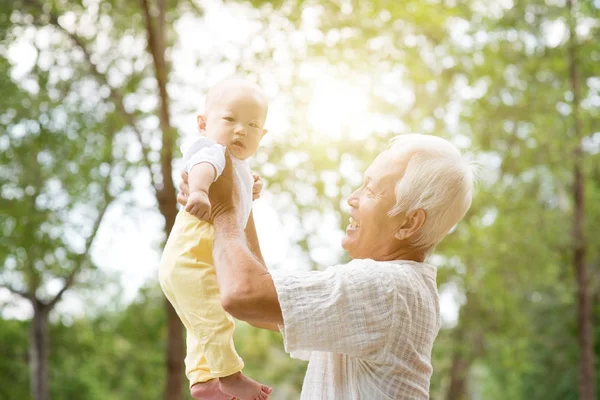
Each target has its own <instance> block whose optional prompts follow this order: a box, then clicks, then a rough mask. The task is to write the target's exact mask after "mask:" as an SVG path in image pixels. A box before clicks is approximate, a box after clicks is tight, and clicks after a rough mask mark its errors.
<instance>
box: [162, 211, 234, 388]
mask: <svg viewBox="0 0 600 400" xmlns="http://www.w3.org/2000/svg"><path fill="white" fill-rule="evenodd" d="M213 238H214V228H213V226H212V224H210V223H208V222H204V221H200V220H199V219H198V218H196V217H194V216H193V215H191V214H189V213H188V212H186V211H185V210H183V209H182V210H181V211H180V212H179V214H177V218H176V220H175V225H174V226H173V230H172V231H171V234H170V235H169V239H168V240H167V244H166V245H165V249H164V252H163V255H162V259H161V261H160V267H159V280H160V285H161V287H162V290H163V292H164V293H165V296H166V297H167V299H169V301H170V302H171V304H172V305H173V307H174V308H175V310H176V311H177V315H179V318H180V319H181V322H183V324H184V325H185V327H186V329H187V340H186V341H187V355H186V358H185V373H186V375H187V377H188V379H189V381H190V387H191V386H192V385H193V384H195V383H198V382H206V381H208V380H210V379H213V378H219V377H223V376H228V375H231V374H234V373H236V372H238V371H241V370H242V368H243V367H244V362H243V361H242V359H241V358H240V356H239V355H238V354H237V352H236V351H235V347H234V344H233V331H234V329H235V323H234V321H233V318H232V317H231V315H229V314H228V313H226V312H225V310H223V308H222V307H221V300H220V295H219V286H218V285H217V278H216V275H215V268H214V266H213V258H212V249H213Z"/></svg>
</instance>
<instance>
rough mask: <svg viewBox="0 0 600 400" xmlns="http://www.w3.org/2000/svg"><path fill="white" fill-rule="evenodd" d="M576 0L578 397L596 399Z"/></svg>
mask: <svg viewBox="0 0 600 400" xmlns="http://www.w3.org/2000/svg"><path fill="white" fill-rule="evenodd" d="M575 2H576V0H569V1H568V3H567V4H568V9H569V17H570V19H569V20H570V23H569V33H570V35H569V54H568V58H569V79H570V83H571V90H572V92H573V133H574V142H575V150H574V153H573V161H574V165H573V201H574V208H575V209H574V218H573V267H574V269H575V277H576V280H577V298H578V301H577V305H578V307H577V311H578V312H577V322H578V325H579V398H580V399H582V400H595V399H596V377H595V372H594V345H593V329H592V313H591V307H590V298H589V293H588V292H589V289H588V271H587V265H586V263H585V256H586V242H585V236H584V232H583V226H584V218H585V203H584V200H585V192H584V189H585V185H584V172H583V158H584V153H583V150H582V148H581V141H582V132H581V121H580V117H579V101H580V92H579V81H578V79H579V77H578V75H577V48H576V47H577V36H576V33H575V28H576V25H577V23H576V16H575V10H574V8H575V5H576V4H575Z"/></svg>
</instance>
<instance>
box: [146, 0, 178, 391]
mask: <svg viewBox="0 0 600 400" xmlns="http://www.w3.org/2000/svg"><path fill="white" fill-rule="evenodd" d="M141 6H142V9H143V11H144V17H145V22H146V33H147V39H148V46H147V49H148V52H149V53H150V55H151V56H152V60H153V61H154V76H155V78H156V82H157V85H158V95H159V99H160V106H159V107H160V108H159V124H160V130H161V133H162V137H161V139H162V147H161V150H160V172H161V177H162V182H161V184H160V186H158V187H156V200H157V202H158V209H159V211H160V213H161V214H162V215H163V217H164V218H165V234H166V236H168V235H169V234H170V233H171V229H172V228H173V225H174V224H175V217H176V216H177V200H176V197H175V196H176V193H175V186H174V182H173V169H172V163H173V147H174V145H175V131H174V130H173V128H172V126H171V121H170V114H169V93H168V92H167V81H168V75H169V69H168V66H167V62H166V60H165V48H166V33H165V15H166V10H165V1H164V0H157V1H156V4H155V7H153V6H152V5H151V4H150V3H149V1H148V0H141ZM153 11H156V12H153ZM153 15H156V16H153ZM150 173H152V172H151V171H150ZM165 308H166V312H167V354H166V359H167V360H166V367H167V377H166V383H165V393H164V399H165V400H181V399H182V398H183V393H182V389H183V377H184V372H185V371H184V364H183V362H184V359H185V344H184V337H183V325H182V324H181V321H180V320H179V317H178V316H177V313H176V312H175V310H174V309H173V306H171V304H170V303H169V301H168V300H166V299H165Z"/></svg>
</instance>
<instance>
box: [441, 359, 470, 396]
mask: <svg viewBox="0 0 600 400" xmlns="http://www.w3.org/2000/svg"><path fill="white" fill-rule="evenodd" d="M468 372H469V362H468V361H467V360H466V359H465V357H463V355H462V354H461V351H460V350H456V351H454V354H453V355H452V366H451V369H450V386H449V387H448V392H447V394H446V400H462V399H465V398H466V393H467V392H466V391H467V373H468Z"/></svg>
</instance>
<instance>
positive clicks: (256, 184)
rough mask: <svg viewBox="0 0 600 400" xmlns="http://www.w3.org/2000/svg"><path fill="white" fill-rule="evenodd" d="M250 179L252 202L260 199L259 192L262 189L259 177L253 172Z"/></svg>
mask: <svg viewBox="0 0 600 400" xmlns="http://www.w3.org/2000/svg"><path fill="white" fill-rule="evenodd" d="M252 177H253V178H254V184H253V185H252V200H256V199H258V198H259V197H260V192H261V190H262V188H263V181H262V178H261V177H260V175H258V174H257V173H255V172H253V173H252Z"/></svg>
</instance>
